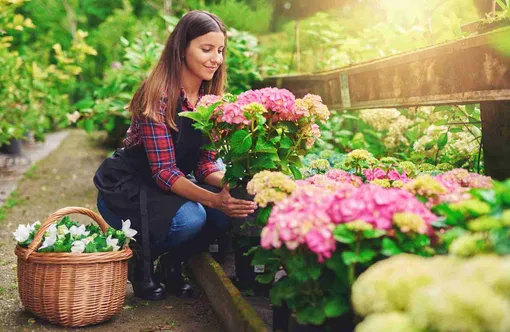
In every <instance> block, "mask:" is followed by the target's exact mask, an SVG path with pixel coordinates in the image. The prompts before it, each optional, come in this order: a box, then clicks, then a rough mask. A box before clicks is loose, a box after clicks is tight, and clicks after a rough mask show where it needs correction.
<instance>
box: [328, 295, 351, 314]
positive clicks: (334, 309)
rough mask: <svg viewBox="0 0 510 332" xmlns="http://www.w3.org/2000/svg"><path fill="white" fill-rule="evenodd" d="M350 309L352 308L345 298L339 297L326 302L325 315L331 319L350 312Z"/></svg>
mask: <svg viewBox="0 0 510 332" xmlns="http://www.w3.org/2000/svg"><path fill="white" fill-rule="evenodd" d="M349 308H350V306H349V303H348V301H347V300H346V299H345V298H343V297H340V296H337V297H334V298H332V299H329V300H328V301H327V302H326V306H325V307H324V313H325V314H326V317H329V318H331V317H338V316H341V315H342V314H344V313H346V312H347V311H349Z"/></svg>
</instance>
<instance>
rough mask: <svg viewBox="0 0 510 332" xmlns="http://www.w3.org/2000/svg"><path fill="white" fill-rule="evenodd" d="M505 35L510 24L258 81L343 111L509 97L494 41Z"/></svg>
mask: <svg viewBox="0 0 510 332" xmlns="http://www.w3.org/2000/svg"><path fill="white" fill-rule="evenodd" d="M503 37H507V38H508V40H509V41H510V28H505V29H501V30H499V31H494V32H491V33H487V34H484V35H479V36H475V37H471V38H466V39H463V40H459V41H455V42H450V43H446V44H442V45H439V46H435V47H431V48H427V49H422V50H418V51H414V52H409V53H406V54H402V55H396V56H392V57H388V58H383V59H378V60H374V61H370V62H366V63H362V64H357V65H354V66H349V67H344V68H340V69H337V70H333V71H329V72H322V73H316V74H309V75H293V76H275V77H270V78H267V79H266V80H264V81H263V82H262V83H261V84H260V85H259V86H279V87H282V88H286V89H289V90H290V91H292V92H293V93H294V94H295V95H296V96H297V97H302V96H303V95H305V94H306V93H315V94H318V95H320V96H322V98H323V101H324V102H325V103H326V104H327V105H328V106H329V107H330V108H331V109H339V110H341V109H364V108H379V107H406V106H416V105H445V104H466V103H477V102H483V101H498V100H510V57H505V56H504V55H503V54H501V53H499V52H498V51H497V50H495V49H494V47H493V46H492V40H493V39H496V38H499V39H500V40H502V38H503ZM342 82H343V84H342ZM277 83H278V84H277ZM346 93H347V94H346ZM342 95H344V98H342ZM346 97H348V98H346Z"/></svg>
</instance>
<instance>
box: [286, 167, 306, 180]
mask: <svg viewBox="0 0 510 332" xmlns="http://www.w3.org/2000/svg"><path fill="white" fill-rule="evenodd" d="M289 168H290V171H291V172H292V176H293V177H294V180H301V179H302V178H303V175H302V174H301V171H300V170H299V168H297V167H296V166H294V165H289Z"/></svg>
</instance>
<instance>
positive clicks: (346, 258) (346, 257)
mask: <svg viewBox="0 0 510 332" xmlns="http://www.w3.org/2000/svg"><path fill="white" fill-rule="evenodd" d="M342 260H343V262H344V263H345V265H352V264H354V263H358V262H359V258H358V255H356V253H354V252H353V251H344V252H342Z"/></svg>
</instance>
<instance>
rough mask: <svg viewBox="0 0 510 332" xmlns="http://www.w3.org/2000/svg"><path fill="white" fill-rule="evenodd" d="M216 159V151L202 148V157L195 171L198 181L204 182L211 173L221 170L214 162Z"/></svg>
mask: <svg viewBox="0 0 510 332" xmlns="http://www.w3.org/2000/svg"><path fill="white" fill-rule="evenodd" d="M215 159H216V151H208V150H202V151H201V152H200V159H199V160H198V163H197V166H196V167H195V171H194V173H195V178H196V179H197V181H199V182H203V181H204V179H205V178H206V177H208V176H209V175H210V174H212V173H215V172H219V171H220V168H219V167H218V165H216V163H215V162H214V160H215Z"/></svg>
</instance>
